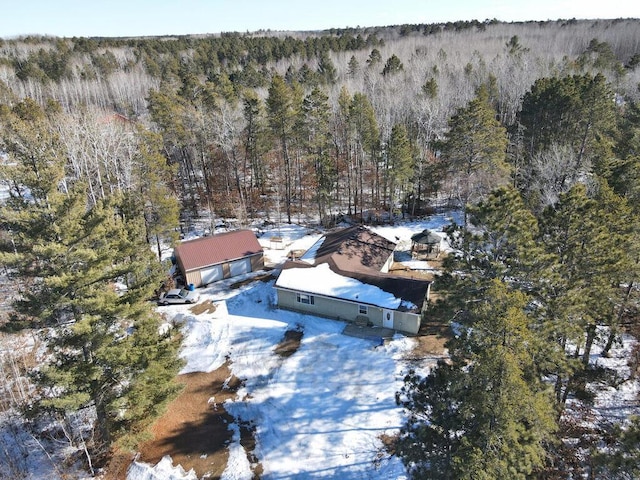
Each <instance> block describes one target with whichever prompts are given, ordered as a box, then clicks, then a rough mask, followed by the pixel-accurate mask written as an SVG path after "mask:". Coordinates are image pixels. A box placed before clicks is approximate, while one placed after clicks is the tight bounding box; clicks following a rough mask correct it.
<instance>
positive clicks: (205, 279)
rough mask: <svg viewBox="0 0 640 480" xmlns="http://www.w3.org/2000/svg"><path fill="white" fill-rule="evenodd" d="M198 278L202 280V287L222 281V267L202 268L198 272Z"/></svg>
mask: <svg viewBox="0 0 640 480" xmlns="http://www.w3.org/2000/svg"><path fill="white" fill-rule="evenodd" d="M200 277H201V278H202V284H203V285H206V284H208V283H213V282H215V281H218V280H222V265H216V266H214V267H209V268H203V269H202V270H201V271H200Z"/></svg>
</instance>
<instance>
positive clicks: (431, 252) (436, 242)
mask: <svg viewBox="0 0 640 480" xmlns="http://www.w3.org/2000/svg"><path fill="white" fill-rule="evenodd" d="M441 248H442V237H441V236H440V235H438V234H437V233H435V232H432V231H431V230H428V229H426V230H423V231H422V232H420V233H416V234H415V235H413V236H412V237H411V256H412V257H413V258H414V259H415V260H434V259H436V258H438V257H439V256H440V251H441Z"/></svg>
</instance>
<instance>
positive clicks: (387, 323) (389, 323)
mask: <svg viewBox="0 0 640 480" xmlns="http://www.w3.org/2000/svg"><path fill="white" fill-rule="evenodd" d="M382 326H383V327H385V328H393V310H386V309H384V310H382Z"/></svg>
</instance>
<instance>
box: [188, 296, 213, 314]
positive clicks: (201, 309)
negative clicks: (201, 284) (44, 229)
mask: <svg viewBox="0 0 640 480" xmlns="http://www.w3.org/2000/svg"><path fill="white" fill-rule="evenodd" d="M189 310H190V311H191V313H193V314H194V315H200V314H201V313H215V311H216V304H215V303H213V302H212V301H211V300H206V301H204V302H200V303H198V304H196V305H194V306H193V307H191V308H190V309H189Z"/></svg>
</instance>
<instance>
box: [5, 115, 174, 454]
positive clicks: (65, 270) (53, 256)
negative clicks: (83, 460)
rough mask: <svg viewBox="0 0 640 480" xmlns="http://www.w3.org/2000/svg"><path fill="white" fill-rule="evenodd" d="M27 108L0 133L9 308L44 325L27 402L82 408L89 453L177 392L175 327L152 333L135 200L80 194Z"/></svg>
mask: <svg viewBox="0 0 640 480" xmlns="http://www.w3.org/2000/svg"><path fill="white" fill-rule="evenodd" d="M22 107H25V105H22ZM28 110H29V112H30V114H29V115H27V116H25V115H24V112H20V113H19V115H20V116H19V117H17V118H16V117H14V118H13V119H12V120H11V121H10V122H7V124H5V126H6V128H5V130H4V132H3V133H4V137H5V138H6V139H9V141H8V142H7V147H8V150H7V151H8V154H9V155H10V156H11V158H12V159H13V160H14V161H15V164H11V163H10V164H9V166H7V167H6V169H3V172H2V173H3V174H8V175H9V176H10V178H11V181H12V182H13V186H14V187H13V188H12V190H11V192H10V198H9V199H8V201H7V204H6V205H5V206H4V207H3V208H2V211H1V216H2V218H3V219H4V220H5V223H6V225H7V226H8V228H10V229H11V231H12V232H13V239H14V243H15V249H12V250H10V251H4V252H2V253H1V254H0V257H1V258H0V259H1V260H2V261H3V263H4V264H5V265H7V266H10V267H11V268H12V269H13V272H14V274H15V275H16V276H17V277H19V278H21V279H24V281H25V282H28V285H29V288H28V289H25V290H24V291H23V292H24V293H23V298H21V299H19V300H18V302H17V308H18V310H19V311H20V312H22V313H23V314H24V315H27V314H28V315H30V316H31V317H32V318H34V320H35V323H37V324H39V325H42V326H45V327H46V328H47V329H48V330H49V335H48V347H49V351H50V354H51V356H50V361H49V362H47V363H46V364H44V365H42V366H41V368H40V369H39V370H38V372H37V374H36V380H37V385H38V387H39V388H38V390H37V391H36V392H34V396H33V406H34V408H36V410H48V411H54V412H59V413H61V414H65V413H66V412H69V411H77V410H79V409H83V408H86V407H93V409H94V411H95V416H96V421H95V425H96V432H97V435H96V436H95V438H94V440H95V443H94V444H93V445H91V446H90V448H91V452H92V454H93V455H95V456H96V457H98V456H100V455H101V454H104V453H105V452H106V451H107V449H108V448H109V446H110V445H111V444H112V443H113V442H114V441H118V440H124V439H125V438H127V437H129V438H131V439H132V441H133V442H135V438H138V435H139V434H140V432H142V431H143V430H144V427H145V426H146V425H147V424H148V422H150V421H151V420H152V419H153V415H154V414H157V413H158V412H159V409H160V408H162V405H163V404H164V402H165V401H166V400H167V399H168V398H170V396H171V395H172V394H173V393H175V392H176V391H177V388H176V386H175V384H174V383H173V380H172V379H173V377H174V376H175V374H176V373H177V370H178V368H179V365H180V362H179V360H178V359H177V356H176V355H177V348H178V345H179V338H178V336H177V335H175V334H174V333H173V332H171V331H168V332H166V333H165V334H162V333H161V332H160V319H159V317H158V316H157V314H155V313H153V311H152V307H151V305H150V304H149V302H148V299H149V298H151V295H152V292H153V290H154V289H155V287H156V286H157V285H158V282H159V278H160V277H159V271H160V270H159V263H158V262H157V261H156V260H154V257H153V253H152V251H151V250H150V248H149V245H148V244H147V243H146V241H145V226H144V220H143V215H142V207H141V206H140V205H139V204H138V203H137V202H134V201H131V200H130V199H127V198H126V197H124V196H122V195H115V194H114V195H110V196H108V197H107V198H106V199H105V200H100V201H98V202H97V203H95V204H94V203H92V202H89V200H88V199H89V196H88V192H87V188H86V185H85V184H84V183H83V182H82V181H79V180H77V179H72V178H67V177H66V176H65V170H64V154H63V152H62V150H61V148H60V146H59V145H57V144H56V142H55V136H52V135H51V133H50V132H51V130H52V129H51V128H50V126H49V125H48V123H47V120H46V117H44V116H43V115H42V114H41V113H39V112H38V110H37V109H35V108H29V109H28ZM16 111H18V109H16ZM27 135H28V136H27ZM155 382H162V384H161V385H156V386H154V387H153V388H151V387H150V386H151V385H152V384H153V383H155ZM145 385H146V387H145ZM130 436H131V437H130ZM127 443H129V442H127Z"/></svg>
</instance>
